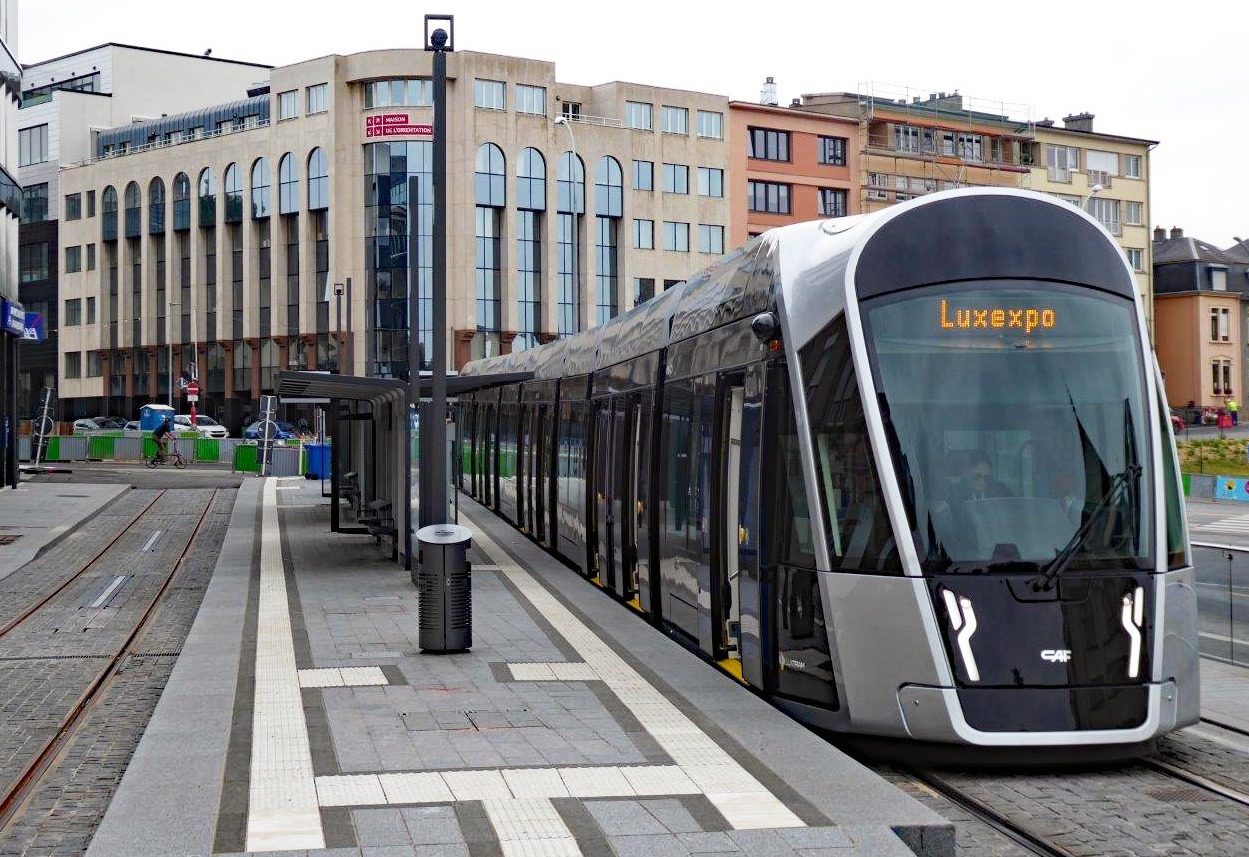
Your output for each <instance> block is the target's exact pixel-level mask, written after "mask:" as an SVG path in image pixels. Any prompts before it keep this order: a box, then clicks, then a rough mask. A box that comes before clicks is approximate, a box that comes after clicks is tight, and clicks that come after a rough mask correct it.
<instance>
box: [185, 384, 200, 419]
mask: <svg viewBox="0 0 1249 857" xmlns="http://www.w3.org/2000/svg"><path fill="white" fill-rule="evenodd" d="M186 400H187V401H188V402H198V401H199V382H198V381H192V382H191V383H189V384H187V385H186ZM192 410H194V409H192ZM192 419H194V417H192Z"/></svg>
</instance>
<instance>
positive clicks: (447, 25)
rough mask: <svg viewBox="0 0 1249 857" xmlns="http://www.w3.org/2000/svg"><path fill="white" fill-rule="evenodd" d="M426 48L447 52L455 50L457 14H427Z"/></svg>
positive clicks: (437, 51)
mask: <svg viewBox="0 0 1249 857" xmlns="http://www.w3.org/2000/svg"><path fill="white" fill-rule="evenodd" d="M425 50H427V51H435V52H436V53H446V52H447V51H454V50H455V16H454V15H426V16H425Z"/></svg>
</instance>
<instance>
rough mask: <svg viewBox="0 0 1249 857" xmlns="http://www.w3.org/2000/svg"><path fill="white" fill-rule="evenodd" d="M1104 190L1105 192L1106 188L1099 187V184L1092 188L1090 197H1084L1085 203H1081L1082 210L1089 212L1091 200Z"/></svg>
mask: <svg viewBox="0 0 1249 857" xmlns="http://www.w3.org/2000/svg"><path fill="white" fill-rule="evenodd" d="M1103 190H1105V188H1104V187H1102V186H1101V185H1099V184H1095V185H1093V186H1092V187H1091V188H1089V192H1088V195H1087V196H1085V197H1084V202H1082V203H1080V208H1082V209H1084V210H1085V211H1088V210H1089V200H1091V199H1092V198H1093V197H1095V196H1097V195H1098V194H1099V193H1101V192H1102V191H1103Z"/></svg>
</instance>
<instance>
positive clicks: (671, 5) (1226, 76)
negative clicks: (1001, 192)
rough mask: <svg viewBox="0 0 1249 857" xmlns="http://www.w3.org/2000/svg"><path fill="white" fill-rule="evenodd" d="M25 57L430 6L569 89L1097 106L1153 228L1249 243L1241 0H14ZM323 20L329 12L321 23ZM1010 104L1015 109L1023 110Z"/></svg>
mask: <svg viewBox="0 0 1249 857" xmlns="http://www.w3.org/2000/svg"><path fill="white" fill-rule="evenodd" d="M19 3H20V12H19V33H18V39H17V51H16V52H17V55H18V59H19V60H20V61H21V62H23V63H33V62H38V61H41V60H45V59H50V58H52V57H56V56H60V55H62V54H66V53H71V52H73V51H76V50H81V49H83V48H88V47H92V46H95V45H98V44H102V43H105V42H122V43H126V44H133V45H139V46H142V47H151V48H160V49H164V50H173V51H181V52H186V53H193V54H201V53H203V52H204V51H205V50H206V49H208V48H211V49H212V52H213V56H215V57H222V58H225V59H235V60H244V61H248V62H258V63H265V64H267V65H286V64H289V63H292V62H298V61H301V60H306V59H311V58H313V57H319V56H324V55H326V54H349V53H354V52H356V51H364V50H374V49H378V48H402V47H418V46H420V44H421V41H422V22H423V16H424V15H425V14H426V13H445V14H452V15H454V16H455V40H456V47H457V48H459V49H461V50H474V51H483V52H488V53H499V54H508V55H513V56H522V57H529V58H533V59H542V60H549V61H553V62H554V63H555V66H556V68H555V73H556V78H557V79H558V80H559V81H561V82H565V83H575V84H597V83H604V82H607V81H612V80H627V81H634V82H638V83H647V84H654V85H657V86H667V87H675V88H679V89H691V90H697V91H701V92H710V93H717V94H723V95H727V96H729V97H730V98H734V99H739V100H750V101H754V100H758V98H759V90H760V85H761V84H762V82H763V80H764V78H765V77H766V76H769V75H771V76H772V77H774V78H775V79H776V82H777V86H778V90H779V97H780V103H781V104H788V103H789V101H790V100H791V99H792V98H794V97H796V96H798V95H801V94H803V93H810V92H827V91H840V90H853V89H855V88H857V87H859V86H860V85H864V84H867V83H873V84H876V85H877V86H878V87H879V86H880V85H883V84H889V85H895V86H899V87H901V86H906V87H910V88H912V89H913V90H915V91H916V92H918V93H924V94H926V93H928V92H939V91H945V92H952V91H954V90H956V89H957V90H958V91H959V92H961V93H962V94H963V95H964V96H967V97H969V98H974V99H977V100H984V101H990V100H991V101H997V102H1003V103H1006V104H1009V105H1011V106H1012V107H1011V108H1010V110H1009V112H1010V113H1011V114H1012V117H1014V118H1027V117H1026V116H1024V115H1022V113H1023V110H1025V109H1030V110H1031V111H1032V118H1033V119H1035V120H1040V119H1043V118H1046V117H1048V118H1051V119H1055V120H1060V119H1061V118H1062V117H1063V116H1066V115H1069V114H1072V113H1081V112H1085V111H1087V112H1089V113H1093V114H1095V116H1096V119H1095V121H1094V126H1093V127H1094V130H1095V131H1099V132H1104V133H1107V134H1118V135H1122V136H1128V137H1138V138H1144V139H1149V140H1157V141H1158V143H1159V145H1158V146H1157V148H1156V149H1154V151H1153V155H1152V167H1153V176H1152V179H1153V181H1152V193H1153V197H1152V211H1153V224H1152V225H1157V226H1164V227H1167V228H1170V227H1171V226H1180V227H1182V228H1183V229H1184V230H1185V234H1186V235H1191V236H1195V237H1198V238H1201V239H1204V240H1206V241H1210V242H1211V243H1214V244H1217V245H1218V246H1220V247H1226V246H1228V245H1230V244H1231V243H1232V241H1233V236H1236V235H1241V236H1244V237H1249V215H1247V214H1246V213H1245V211H1244V206H1243V205H1242V204H1241V202H1240V200H1241V199H1243V198H1246V197H1249V169H1246V166H1245V164H1244V162H1243V161H1242V159H1241V158H1240V152H1241V150H1242V149H1244V148H1245V146H1246V142H1249V133H1247V132H1249V110H1246V109H1245V105H1244V103H1243V97H1242V93H1243V92H1244V91H1245V83H1246V79H1247V78H1249V73H1247V72H1246V66H1245V64H1244V61H1243V59H1242V54H1241V53H1240V52H1239V51H1237V50H1236V49H1235V48H1234V47H1233V42H1234V40H1233V39H1231V38H1227V37H1224V36H1223V35H1221V34H1231V33H1243V32H1245V30H1246V26H1245V25H1246V24H1247V23H1249V12H1246V11H1245V7H1244V6H1241V5H1240V4H1237V3H1231V4H1227V3H1218V4H1217V5H1216V4H1215V2H1213V0H1188V2H1185V3H1176V4H1173V3H1140V2H1123V0H1111V2H1105V0H1094V2H1084V3H1062V2H1051V3H1039V4H1038V3H982V4H978V5H977V4H952V5H950V4H947V5H942V4H939V3H933V2H932V0H923V2H912V0H892V2H888V3H881V2H869V0H849V2H845V0H843V2H819V0H771V2H767V3H744V2H738V0H723V2H716V3H708V2H696V0H665V2H655V0H624V1H623V2H593V0H591V2H567V0H565V1H564V2H554V0H527V2H525V0H522V2H501V0H437V2H436V3H434V4H433V5H430V6H422V5H421V4H419V3H414V2H411V0H402V2H401V0H352V2H348V3H329V2H315V0H314V2H306V0H208V2H205V3H194V2H193V3H185V2H178V0H108V2H100V0H19ZM330 12H333V13H335V14H333V15H332V14H330ZM1014 105H1020V107H1019V108H1015V107H1014Z"/></svg>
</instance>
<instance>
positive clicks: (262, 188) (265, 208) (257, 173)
mask: <svg viewBox="0 0 1249 857" xmlns="http://www.w3.org/2000/svg"><path fill="white" fill-rule="evenodd" d="M268 216H269V160H268V159H267V158H260V159H259V160H257V161H256V163H254V164H252V218H253V219H256V220H259V219H260V218H262V217H268Z"/></svg>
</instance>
